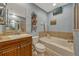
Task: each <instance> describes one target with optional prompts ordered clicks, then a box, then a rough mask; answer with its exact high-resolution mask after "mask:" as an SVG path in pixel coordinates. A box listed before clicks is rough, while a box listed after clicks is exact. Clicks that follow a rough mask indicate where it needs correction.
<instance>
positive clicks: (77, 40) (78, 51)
mask: <svg viewBox="0 0 79 59" xmlns="http://www.w3.org/2000/svg"><path fill="white" fill-rule="evenodd" d="M73 36H74V54H75V55H76V56H79V32H77V31H74V32H73Z"/></svg>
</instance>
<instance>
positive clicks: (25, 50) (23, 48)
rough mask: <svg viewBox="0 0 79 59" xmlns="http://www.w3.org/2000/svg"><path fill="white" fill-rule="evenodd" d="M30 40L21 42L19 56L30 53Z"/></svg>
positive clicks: (29, 54)
mask: <svg viewBox="0 0 79 59" xmlns="http://www.w3.org/2000/svg"><path fill="white" fill-rule="evenodd" d="M31 45H32V44H31V42H28V43H25V42H23V43H22V44H21V56H31V55H32V46H31Z"/></svg>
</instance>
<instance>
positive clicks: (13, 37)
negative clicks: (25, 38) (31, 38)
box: [8, 35, 20, 39]
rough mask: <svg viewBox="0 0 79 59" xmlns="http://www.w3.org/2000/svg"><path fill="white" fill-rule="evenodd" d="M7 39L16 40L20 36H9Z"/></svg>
mask: <svg viewBox="0 0 79 59" xmlns="http://www.w3.org/2000/svg"><path fill="white" fill-rule="evenodd" d="M8 37H9V38H11V39H16V38H19V37H20V36H19V35H9V36H8Z"/></svg>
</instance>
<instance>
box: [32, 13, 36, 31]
mask: <svg viewBox="0 0 79 59" xmlns="http://www.w3.org/2000/svg"><path fill="white" fill-rule="evenodd" d="M36 30H37V15H36V14H35V13H34V12H33V13H32V15H31V32H32V31H35V32H36Z"/></svg>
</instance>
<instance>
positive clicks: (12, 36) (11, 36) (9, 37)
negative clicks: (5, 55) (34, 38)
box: [0, 34, 31, 42]
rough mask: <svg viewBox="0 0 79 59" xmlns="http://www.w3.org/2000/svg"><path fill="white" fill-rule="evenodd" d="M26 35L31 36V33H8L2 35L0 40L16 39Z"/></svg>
mask: <svg viewBox="0 0 79 59" xmlns="http://www.w3.org/2000/svg"><path fill="white" fill-rule="evenodd" d="M24 37H31V35H29V34H15V35H6V36H0V42H5V41H11V40H15V39H20V38H24Z"/></svg>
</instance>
